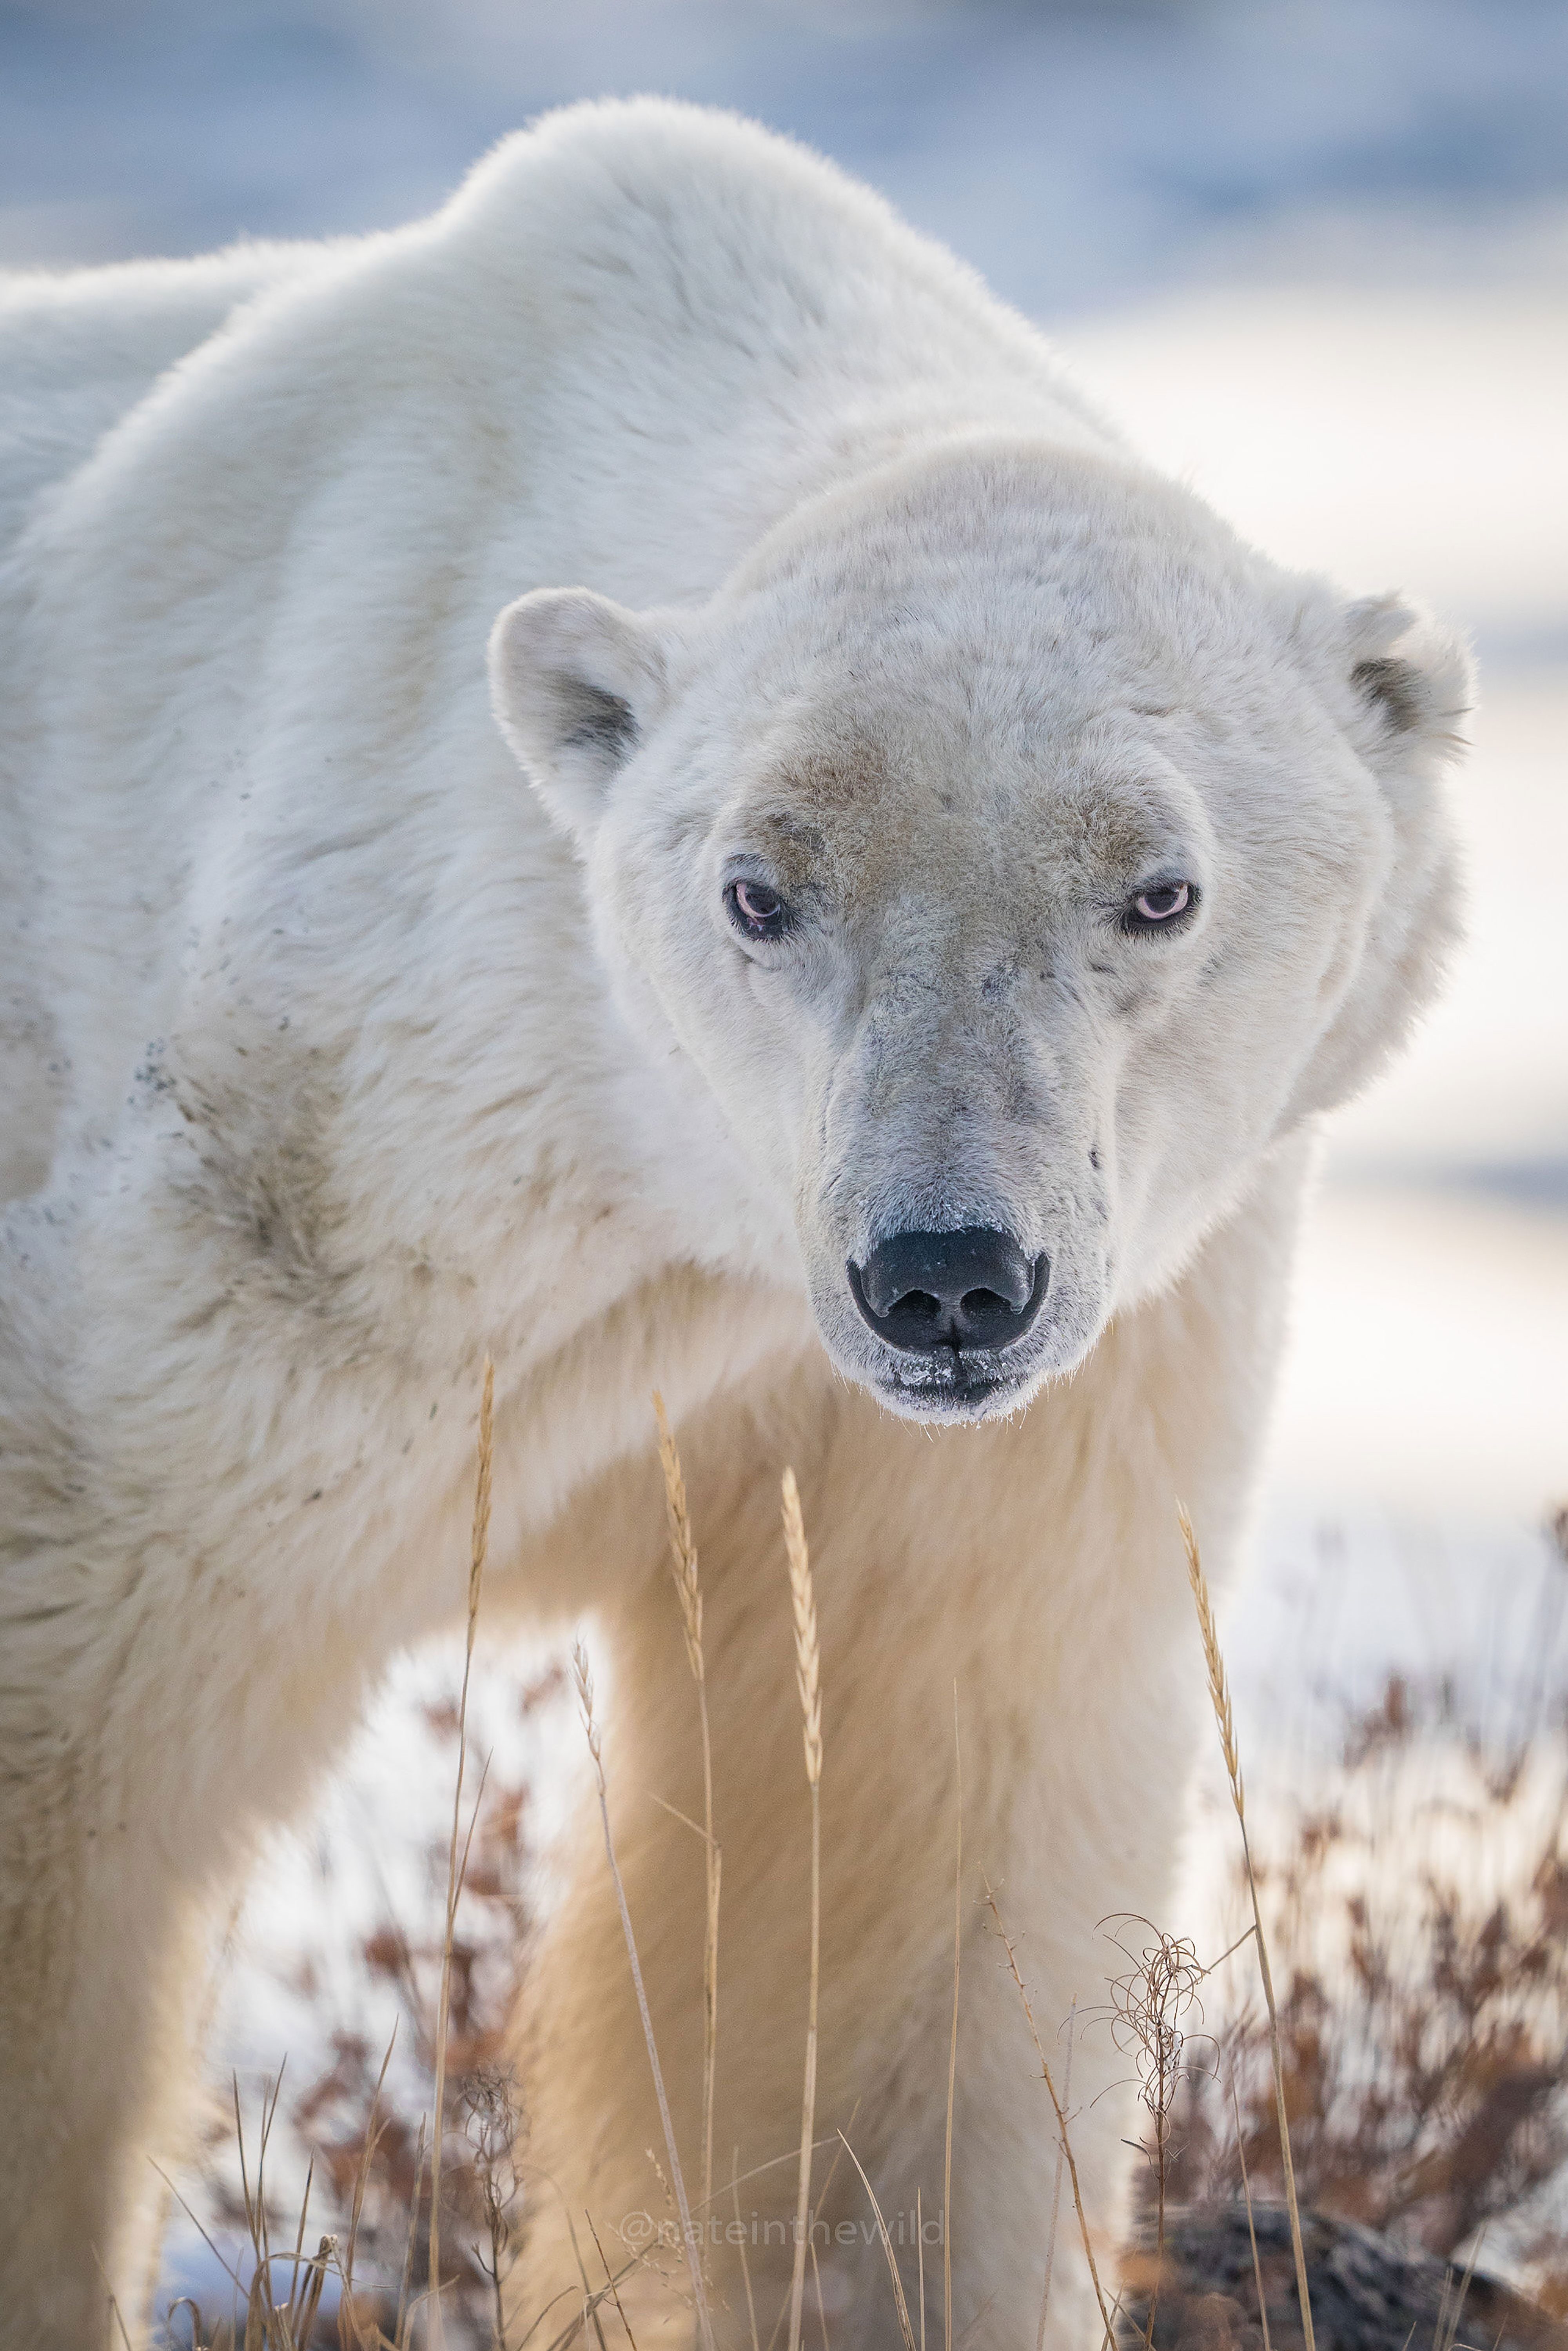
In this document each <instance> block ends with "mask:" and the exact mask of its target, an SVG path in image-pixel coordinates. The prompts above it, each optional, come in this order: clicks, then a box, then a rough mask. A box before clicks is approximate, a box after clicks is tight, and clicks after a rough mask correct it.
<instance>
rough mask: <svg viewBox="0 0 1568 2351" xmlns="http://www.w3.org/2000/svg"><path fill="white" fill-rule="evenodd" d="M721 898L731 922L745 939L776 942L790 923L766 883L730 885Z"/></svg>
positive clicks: (781, 905) (776, 896)
mask: <svg viewBox="0 0 1568 2351" xmlns="http://www.w3.org/2000/svg"><path fill="white" fill-rule="evenodd" d="M724 897H725V904H726V905H727V907H728V908H729V918H730V920H731V922H732V923H734V925H736V928H737V930H741V931H744V932H745V934H746V935H747V938H748V939H776V938H778V937H779V935H781V933H782V932H783V931H784V929H785V928H786V926H787V925H788V923H789V908H788V907H787V906H786V905H785V904H784V901H783V899H782V898H781V897H780V896H779V893H778V891H777V890H770V889H769V888H768V884H767V883H766V882H732V883H730V884H729V887H728V888H727V890H726V892H725V893H724Z"/></svg>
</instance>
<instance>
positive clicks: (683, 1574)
mask: <svg viewBox="0 0 1568 2351" xmlns="http://www.w3.org/2000/svg"><path fill="white" fill-rule="evenodd" d="M653 1412H654V1416H655V1417H656V1419H657V1421H658V1424H659V1466H660V1468H662V1469H663V1471H664V1515H665V1518H666V1520H668V1524H669V1531H670V1569H671V1573H673V1575H674V1580H675V1595H676V1597H677V1599H678V1600H679V1602H680V1604H681V1622H682V1625H683V1626H684V1628H685V1636H686V1662H687V1664H688V1665H689V1666H690V1667H691V1669H692V1679H693V1680H694V1681H695V1684H696V1687H697V1719H698V1721H699V1723H700V1724H701V1727H702V1742H703V1826H702V1834H703V1843H704V1852H705V1858H706V1891H707V1931H706V1936H705V1938H704V1941H703V2192H702V2209H703V2210H704V2211H705V2212H708V2211H711V2210H712V2209H713V2103H714V2085H715V2083H716V2079H717V2075H718V1902H719V1884H720V1878H721V1876H722V1872H723V1863H724V1855H723V1854H722V1853H721V1852H720V1850H719V1845H718V1840H717V1839H716V1836H715V1835H714V1829H713V1740H712V1737H711V1735H710V1733H709V1730H708V1715H707V1666H706V1659H705V1657H704V1656H703V1592H702V1583H701V1582H700V1580H699V1578H698V1575H697V1547H696V1542H695V1539H694V1537H693V1534H692V1520H691V1513H690V1511H689V1510H687V1508H686V1481H685V1477H684V1475H683V1474H682V1470H681V1457H680V1455H679V1453H678V1452H677V1451H676V1450H675V1440H674V1437H673V1436H672V1434H671V1431H670V1423H669V1418H668V1416H667V1415H666V1413H665V1411H664V1397H663V1396H662V1395H660V1394H659V1393H658V1391H657V1389H655V1390H654V1392H653Z"/></svg>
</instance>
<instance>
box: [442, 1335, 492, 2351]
mask: <svg viewBox="0 0 1568 2351" xmlns="http://www.w3.org/2000/svg"><path fill="white" fill-rule="evenodd" d="M495 1406H496V1366H495V1364H493V1363H492V1362H491V1360H490V1358H489V1356H488V1355H486V1358H485V1384H484V1387H483V1389H482V1391H481V1393H480V1397H479V1468H478V1478H477V1482H476V1487H475V1492H474V1534H473V1541H472V1544H471V1546H470V1550H469V1562H468V1641H467V1646H466V1648H465V1651H464V1655H463V1690H462V1695H461V1697H460V1698H459V1699H458V1702H457V1783H456V1786H455V1788H454V1789H453V1792H452V1840H451V1844H450V1845H449V1846H448V1848H447V1856H446V1928H445V1932H444V1936H443V1938H442V1945H441V1990H440V1993H439V1996H438V1998H437V2001H436V2005H435V2094H434V2100H433V2115H432V2120H431V2126H430V2340H431V2344H432V2346H433V2351H442V2346H443V2345H444V2342H445V2339H446V2338H445V2329H444V2325H443V2323H442V2313H441V2133H442V2122H443V2109H444V2105H445V2101H446V2036H447V2028H448V2024H449V2022H450V2017H451V2005H452V1942H453V1931H454V1928H455V1924H456V1919H457V1898H458V1896H459V1894H460V1892H461V1891H462V1883H463V1880H462V1872H461V1871H460V1869H459V1867H458V1855H457V1838H458V1832H459V1828H460V1826H461V1822H462V1813H463V1773H464V1767H465V1764H466V1762H467V1760H468V1679H469V1676H470V1673H471V1672H472V1670H473V1665H474V1634H475V1629H476V1626H477V1625H478V1622H479V1588H480V1585H481V1584H482V1583H483V1582H484V1578H485V1553H486V1550H487V1548H488V1546H489V1541H490V1476H491V1468H492V1464H493V1460H494V1424H495ZM469 1834H470V1836H471V1835H472V1834H473V1831H472V1828H470V1831H469ZM465 1857H466V1856H465Z"/></svg>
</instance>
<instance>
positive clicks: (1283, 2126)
mask: <svg viewBox="0 0 1568 2351" xmlns="http://www.w3.org/2000/svg"><path fill="white" fill-rule="evenodd" d="M1176 1522H1177V1524H1178V1525H1179V1526H1180V1528H1181V1539H1182V1542H1183V1545H1184V1546H1185V1548H1186V1574H1187V1582H1188V1583H1190V1584H1191V1586H1192V1598H1193V1605H1194V1607H1195V1608H1196V1609H1197V1629H1198V1632H1199V1634H1200V1635H1201V1637H1202V1640H1203V1656H1204V1663H1205V1666H1206V1667H1207V1672H1208V1698H1209V1704H1210V1705H1211V1706H1212V1707H1213V1708H1214V1719H1215V1722H1216V1723H1217V1725H1218V1729H1219V1746H1220V1751H1221V1753H1222V1754H1223V1756H1224V1758H1225V1770H1226V1775H1227V1777H1228V1780H1229V1782H1230V1801H1231V1802H1232V1804H1233V1805H1234V1806H1235V1808H1236V1824H1237V1826H1238V1828H1239V1830H1240V1832H1241V1857H1242V1860H1243V1862H1244V1863H1245V1865H1246V1869H1247V1891H1248V1893H1249V1896H1251V1901H1252V1934H1253V1939H1254V1941H1255V1942H1256V1944H1257V1947H1258V1972H1259V1974H1260V1977H1261V1978H1262V1982H1263V2002H1264V2006H1265V2007H1266V2008H1267V2010H1268V2011H1269V2051H1270V2057H1271V2059H1272V2062H1273V2068H1274V2109H1275V2114H1276V2116H1277V2117H1278V2120H1279V2126H1280V2162H1281V2168H1282V2169H1283V2172H1284V2176H1285V2205H1286V2209H1287V2210H1288V2211H1289V2213H1290V2216H1291V2251H1292V2252H1293V2253H1294V2254H1295V2257H1296V2292H1297V2294H1298V2296H1299V2297H1300V2300H1301V2334H1302V2336H1303V2337H1304V2339H1305V2343H1306V2351H1316V2338H1315V2336H1314V2335H1313V2333H1312V2296H1311V2294H1309V2292H1308V2288H1307V2256H1306V2252H1305V2249H1304V2247H1303V2245H1302V2243H1301V2206H1300V2204H1299V2203H1298V2201H1297V2199H1296V2167H1295V2164H1294V2162H1293V2160H1292V2158H1291V2126H1290V2120H1289V2117H1288V2116H1287V2114H1286V2111H1285V2067H1284V2060H1283V2058H1282V2057H1281V2051H1280V2018H1279V2011H1278V2010H1277V2009H1276V2007H1275V2005H1274V1978H1273V1974H1272V1971H1271V1970H1270V1966H1269V1945H1268V1939H1267V1938H1266V1937H1265V1935H1264V1933H1263V1914H1262V1911H1261V1909H1260V1907H1259V1903H1258V1880H1257V1877H1256V1876H1254V1874H1253V1869H1252V1849H1251V1846H1250V1844H1249V1841H1248V1836H1247V1801H1246V1797H1245V1795H1244V1793H1243V1791H1242V1786H1241V1760H1240V1757H1239V1754H1238V1753H1237V1749H1236V1724H1235V1719H1234V1718H1233V1716H1232V1714H1231V1709H1230V1687H1229V1684H1228V1682H1227V1680H1226V1677H1225V1659H1224V1657H1223V1656H1222V1655H1221V1652H1220V1647H1219V1634H1218V1629H1217V1627H1216V1625H1215V1622H1214V1609H1213V1606H1212V1604H1211V1603H1210V1600H1209V1596H1208V1580H1207V1577H1206V1576H1205V1574H1204V1572H1203V1561H1202V1559H1201V1557H1200V1556H1199V1553H1198V1548H1197V1536H1196V1535H1195V1534H1194V1532H1193V1528H1192V1520H1190V1519H1189V1518H1188V1516H1187V1514H1186V1510H1185V1509H1184V1508H1183V1506H1182V1505H1181V1503H1180V1502H1178V1503H1177V1504H1176Z"/></svg>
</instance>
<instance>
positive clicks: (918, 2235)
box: [915, 2181, 925, 2351]
mask: <svg viewBox="0 0 1568 2351" xmlns="http://www.w3.org/2000/svg"><path fill="white" fill-rule="evenodd" d="M915 2291H916V2293H917V2294H918V2295H919V2297H920V2351H925V2206H924V2205H923V2204H922V2202H921V2200H920V2186H919V2182H918V2181H916V2183H915Z"/></svg>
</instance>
